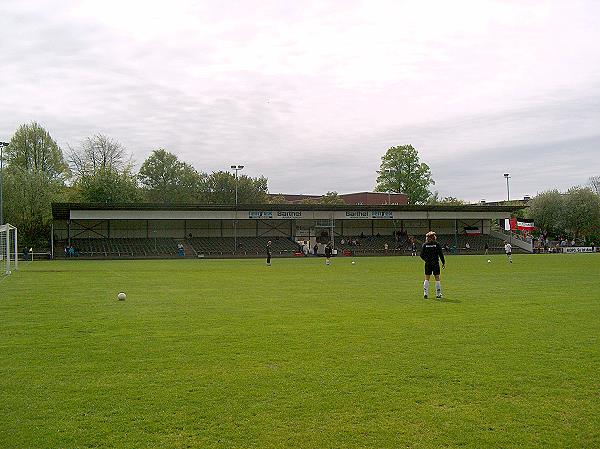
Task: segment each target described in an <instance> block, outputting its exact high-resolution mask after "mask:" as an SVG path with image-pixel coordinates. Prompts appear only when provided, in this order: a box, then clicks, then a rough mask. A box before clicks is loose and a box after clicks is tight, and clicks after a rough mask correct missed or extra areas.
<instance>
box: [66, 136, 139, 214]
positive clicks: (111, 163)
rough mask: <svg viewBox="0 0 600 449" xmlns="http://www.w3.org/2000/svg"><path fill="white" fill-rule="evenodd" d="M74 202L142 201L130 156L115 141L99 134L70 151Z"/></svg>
mask: <svg viewBox="0 0 600 449" xmlns="http://www.w3.org/2000/svg"><path fill="white" fill-rule="evenodd" d="M69 162H70V163H71V167H72V169H73V173H74V175H75V176H74V179H75V184H74V191H73V193H74V197H75V198H74V199H76V200H80V201H84V202H93V203H130V202H139V201H141V200H142V196H141V193H140V191H139V188H138V185H137V178H136V176H135V174H134V173H133V172H132V168H131V165H132V164H131V156H130V155H128V154H127V152H126V150H125V148H124V147H123V146H122V145H121V144H120V143H119V142H117V141H116V140H114V139H111V138H110V137H106V136H103V135H101V134H98V135H96V136H94V137H89V138H87V139H85V140H84V141H83V142H82V144H81V145H80V147H79V148H76V149H73V148H72V149H71V152H70V154H69Z"/></svg>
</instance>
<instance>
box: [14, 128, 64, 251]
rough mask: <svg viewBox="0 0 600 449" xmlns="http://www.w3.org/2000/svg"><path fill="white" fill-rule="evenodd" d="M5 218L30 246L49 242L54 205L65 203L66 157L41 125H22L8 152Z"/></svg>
mask: <svg viewBox="0 0 600 449" xmlns="http://www.w3.org/2000/svg"><path fill="white" fill-rule="evenodd" d="M5 152H6V153H5V154H6V161H7V166H6V170H5V172H4V174H3V189H4V201H3V202H4V212H5V214H4V218H5V221H7V222H9V223H12V224H13V225H15V226H17V227H18V228H19V234H20V237H21V241H22V242H25V243H26V244H28V245H31V244H43V243H45V242H47V241H48V240H49V236H50V223H51V221H52V207H51V204H52V202H53V201H60V200H62V199H64V195H65V184H64V182H65V180H66V179H67V178H68V176H69V170H68V166H67V165H66V163H65V161H64V159H63V154H62V151H61V149H60V148H59V146H58V145H57V144H56V141H55V140H54V139H53V138H52V137H51V136H50V133H49V132H48V131H46V130H45V129H44V128H42V127H41V126H40V125H39V124H38V123H36V122H32V123H29V124H25V125H21V126H20V127H19V128H18V129H17V130H16V131H15V133H14V135H13V137H12V138H11V141H10V144H9V146H8V147H6V149H5Z"/></svg>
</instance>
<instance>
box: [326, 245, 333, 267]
mask: <svg viewBox="0 0 600 449" xmlns="http://www.w3.org/2000/svg"><path fill="white" fill-rule="evenodd" d="M332 253H333V249H332V248H331V242H329V243H328V244H327V246H325V265H331V254H332Z"/></svg>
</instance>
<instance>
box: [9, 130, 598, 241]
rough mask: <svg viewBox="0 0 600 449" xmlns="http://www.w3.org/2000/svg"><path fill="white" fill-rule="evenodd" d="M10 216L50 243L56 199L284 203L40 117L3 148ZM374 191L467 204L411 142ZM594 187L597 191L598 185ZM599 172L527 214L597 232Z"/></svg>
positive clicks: (244, 183)
mask: <svg viewBox="0 0 600 449" xmlns="http://www.w3.org/2000/svg"><path fill="white" fill-rule="evenodd" d="M4 151H5V155H4V162H5V170H4V172H3V182H2V184H3V190H4V219H5V220H4V221H5V222H9V223H12V224H14V225H16V226H17V227H18V228H19V232H20V233H21V235H22V236H23V237H25V240H26V241H27V242H30V243H35V242H36V241H39V242H40V243H41V242H45V241H46V240H47V236H48V235H49V230H50V223H51V220H52V210H51V203H52V202H83V203H87V202H90V203H139V202H151V203H160V204H234V203H235V191H236V185H237V191H238V203H239V204H264V203H285V202H286V200H285V198H284V197H283V195H269V190H268V179H267V178H266V177H264V176H258V177H255V178H253V177H250V176H247V175H244V174H241V175H240V176H239V177H238V178H237V181H236V178H235V175H234V174H232V173H231V172H228V171H214V172H212V173H210V174H209V173H205V172H202V171H199V170H197V169H196V168H194V167H193V166H192V165H190V164H188V163H187V162H184V161H181V160H179V158H178V157H177V156H176V155H175V154H173V153H170V152H169V151H167V150H166V149H157V150H154V151H153V152H152V153H151V154H150V156H149V157H148V158H147V159H146V160H145V161H144V162H143V163H142V164H141V166H140V168H139V170H138V171H137V172H136V171H135V170H134V164H133V160H132V155H131V154H130V153H128V151H127V150H126V149H125V148H124V147H123V146H122V145H121V144H120V143H119V142H118V141H116V140H114V139H111V138H110V137H107V136H105V135H102V134H97V135H94V136H91V137H88V138H86V139H84V140H83V141H82V142H80V143H79V144H78V145H77V146H75V147H71V146H69V147H68V149H67V151H65V152H63V151H62V149H61V148H60V147H59V146H58V144H57V143H56V141H55V140H54V139H53V138H52V137H51V135H50V133H49V132H48V131H46V130H45V129H44V128H43V127H42V126H40V125H39V124H38V123H36V122H32V123H28V124H24V125H21V126H20V127H19V128H18V129H17V130H16V132H15V133H14V135H13V136H12V139H11V140H10V143H9V145H8V147H6V148H5V149H4ZM377 175H378V176H377V179H376V185H375V191H377V192H391V193H403V194H405V195H406V196H407V201H408V204H433V205H435V204H455V205H460V204H467V202H466V201H462V200H460V199H458V198H455V197H451V196H450V197H441V196H440V194H439V193H438V192H432V190H431V187H432V186H433V185H435V181H434V180H433V176H432V174H431V169H430V168H429V166H428V165H427V164H426V163H424V162H421V161H420V158H419V154H418V151H417V150H416V149H415V148H414V147H413V146H412V145H401V146H394V147H391V148H389V149H388V150H387V151H386V153H385V154H384V155H383V156H382V158H381V165H380V169H379V170H378V171H377ZM594 189H595V190H594ZM599 190H600V177H594V178H591V179H590V187H577V188H573V189H571V190H569V191H568V192H567V193H565V194H560V193H559V192H557V191H551V192H544V193H542V194H540V195H538V197H536V198H534V200H533V202H532V207H531V209H530V211H529V212H528V215H529V216H531V217H532V218H533V219H535V220H536V222H538V223H539V225H540V226H541V227H542V229H544V230H545V231H546V232H558V231H559V230H560V231H562V232H568V233H569V234H570V235H574V236H581V235H588V234H590V233H594V232H597V227H598V221H597V216H598V214H597V212H598V207H597V205H596V203H594V201H597V200H598V198H599ZM300 203H303V204H328V205H335V204H344V201H343V200H342V199H341V198H340V197H339V195H338V194H337V192H334V191H332V192H327V193H326V194H325V195H323V196H321V197H319V198H317V199H305V200H303V201H301V202H300Z"/></svg>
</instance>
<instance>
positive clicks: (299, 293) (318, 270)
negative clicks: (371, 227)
mask: <svg viewBox="0 0 600 449" xmlns="http://www.w3.org/2000/svg"><path fill="white" fill-rule="evenodd" d="M490 258H491V259H492V263H491V264H488V263H486V259H487V256H486V257H484V256H462V257H449V258H448V259H449V260H448V266H447V268H446V270H445V271H444V272H443V274H442V275H443V279H442V281H443V284H442V285H443V288H444V294H445V298H444V300H443V301H436V300H432V299H429V300H423V298H422V274H421V273H422V263H421V262H420V261H419V260H417V259H416V258H410V257H402V258H361V259H357V263H356V265H350V261H349V260H348V259H343V258H341V259H337V260H334V262H333V265H332V266H330V267H326V266H325V265H324V261H323V259H275V260H274V263H273V266H272V267H270V268H268V267H265V266H264V261H263V260H173V261H78V260H69V261H54V262H34V263H33V264H29V265H23V266H22V269H21V270H19V272H18V273H15V274H13V275H12V276H10V277H7V278H4V279H3V280H0V447H6V448H33V447H35V448H46V447H52V448H59V447H61V448H65V447H68V448H76V447H123V448H134V447H135V448H142V447H144V448H146V447H169V448H180V447H202V448H213V447H214V448H253V447H254V448H271V447H273V448H279V447H289V448H359V447H360V448H399V447H411V448H438V447H469V448H511V447H514V448H523V447H543V448H548V447H556V448H567V447H580V448H594V447H600V431H599V429H600V257H599V256H597V255H539V256H532V255H517V256H515V257H514V259H515V262H514V263H513V264H512V265H509V264H508V263H507V261H506V260H505V257H503V256H502V257H501V256H491V257H490ZM120 290H124V291H125V292H127V295H128V296H127V300H126V301H124V302H119V301H117V300H116V294H117V293H118V292H119V291H120Z"/></svg>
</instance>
